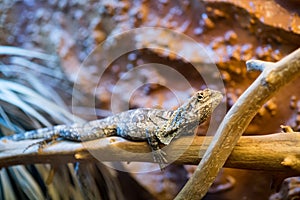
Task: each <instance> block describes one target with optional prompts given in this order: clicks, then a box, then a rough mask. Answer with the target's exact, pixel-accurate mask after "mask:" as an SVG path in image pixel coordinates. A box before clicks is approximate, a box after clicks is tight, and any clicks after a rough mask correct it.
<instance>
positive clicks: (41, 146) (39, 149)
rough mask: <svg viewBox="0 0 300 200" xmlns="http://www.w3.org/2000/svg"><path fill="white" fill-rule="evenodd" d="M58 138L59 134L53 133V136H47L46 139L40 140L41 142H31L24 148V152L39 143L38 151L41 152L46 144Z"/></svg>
mask: <svg viewBox="0 0 300 200" xmlns="http://www.w3.org/2000/svg"><path fill="white" fill-rule="evenodd" d="M57 138H58V135H53V136H51V137H50V138H46V139H44V140H42V141H39V142H35V143H33V144H30V145H29V146H28V147H26V148H25V149H24V150H23V153H24V152H25V151H27V150H28V149H29V148H31V147H33V146H35V145H38V152H40V151H41V150H42V149H43V148H44V146H46V145H47V144H49V143H51V142H54V141H56V140H57Z"/></svg>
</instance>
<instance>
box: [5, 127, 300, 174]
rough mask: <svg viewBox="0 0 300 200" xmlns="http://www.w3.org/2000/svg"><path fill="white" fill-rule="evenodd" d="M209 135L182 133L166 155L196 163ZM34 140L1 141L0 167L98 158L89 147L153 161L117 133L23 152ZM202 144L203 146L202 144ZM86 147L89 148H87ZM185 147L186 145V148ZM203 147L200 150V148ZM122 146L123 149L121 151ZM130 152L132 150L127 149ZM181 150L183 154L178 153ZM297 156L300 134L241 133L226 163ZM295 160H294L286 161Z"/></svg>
mask: <svg viewBox="0 0 300 200" xmlns="http://www.w3.org/2000/svg"><path fill="white" fill-rule="evenodd" d="M211 139H212V138H211V137H209V138H205V137H195V138H193V142H192V143H191V144H190V141H191V137H181V138H179V139H177V140H175V141H174V142H173V143H172V144H170V146H169V148H168V149H167V156H168V157H167V158H168V159H169V160H174V158H177V157H179V158H178V159H177V160H176V163H178V164H198V163H199V161H200V159H201V157H202V156H203V155H204V153H205V150H206V148H207V146H202V143H203V141H211ZM35 142H36V140H27V141H19V142H14V141H7V142H5V143H4V142H1V143H0V167H8V166H11V165H18V164H22V165H24V164H36V163H50V164H53V165H57V164H60V163H64V164H65V163H68V162H78V161H80V162H87V161H89V162H90V161H97V159H96V158H95V157H94V156H93V155H92V154H90V152H89V150H90V151H93V154H94V153H97V154H99V155H102V156H101V161H131V162H135V161H136V162H153V160H152V157H151V154H140V156H136V154H132V153H146V152H150V149H149V147H148V145H147V143H146V142H131V141H127V140H125V139H123V138H120V137H110V138H103V139H99V140H94V141H90V142H85V143H76V142H68V141H60V142H57V143H55V144H53V145H50V146H47V147H45V148H44V149H43V150H42V151H40V152H37V146H35V147H32V149H29V150H27V151H26V152H23V151H24V149H25V148H26V147H28V145H30V144H33V143H35ZM201 146H202V147H204V148H201ZM87 147H88V149H89V150H87ZM187 147H188V148H187ZM200 148H201V149H202V150H201V151H200V154H199V149H200ZM120 150H122V151H120ZM130 152H132V153H130ZM182 152H184V153H183V154H181V153H182ZM299 157H300V134H299V133H278V134H272V135H266V136H243V137H242V138H241V139H240V140H239V142H238V143H237V145H236V146H235V148H234V150H233V152H232V154H231V155H230V157H229V158H228V160H227V162H226V164H225V166H226V167H232V168H239V169H242V168H244V169H253V170H266V171H294V170H298V171H300V163H298V162H296V160H295V159H293V158H299ZM289 160H292V161H293V160H295V162H288V163H287V162H285V161H289Z"/></svg>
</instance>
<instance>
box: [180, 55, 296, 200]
mask: <svg viewBox="0 0 300 200" xmlns="http://www.w3.org/2000/svg"><path fill="white" fill-rule="evenodd" d="M246 64H247V66H248V68H249V67H250V68H257V69H263V72H262V73H261V74H260V76H259V77H258V78H257V79H256V80H255V81H254V82H253V83H252V85H251V86H250V87H249V88H248V89H247V90H246V91H245V92H244V93H243V94H242V95H241V96H240V98H239V99H238V100H237V102H236V103H235V104H234V105H233V107H232V108H231V109H230V110H229V112H228V113H227V114H226V116H225V117H224V119H223V121H222V123H221V124H220V126H219V128H218V130H217V133H216V135H215V137H214V139H213V141H212V142H211V144H210V145H209V147H208V149H207V151H206V153H205V154H204V156H203V159H202V160H201V162H200V163H199V165H198V167H197V169H196V171H195V172H194V174H193V176H192V177H191V178H190V180H189V181H188V182H187V184H186V185H185V186H184V188H183V189H182V190H181V191H180V193H179V194H178V195H177V197H176V199H177V200H179V199H195V198H197V199H201V198H203V197H204V195H205V194H206V193H207V191H208V189H209V187H210V186H211V184H212V183H213V181H214V179H215V177H216V176H217V174H218V172H219V170H220V169H221V168H222V167H223V165H224V163H225V161H226V160H227V158H228V156H229V155H230V153H231V152H232V150H233V148H234V146H235V145H236V143H237V141H238V140H239V138H240V137H241V135H242V134H243V132H244V131H245V130H246V128H247V126H248V125H249V123H250V122H251V120H252V119H253V117H254V116H255V115H256V113H257V111H258V110H259V108H260V107H261V106H262V105H263V104H265V103H266V102H267V100H269V99H270V98H271V97H272V96H273V95H274V94H275V93H276V92H278V90H279V89H280V88H282V87H283V86H285V85H286V84H287V83H289V82H291V81H292V80H294V79H295V78H296V77H298V76H299V75H300V49H298V50H296V51H294V52H293V53H291V54H289V55H288V56H286V57H285V58H283V59H282V60H280V61H278V62H276V63H270V64H269V63H267V62H261V61H255V60H251V61H248V62H247V63H246ZM263 65H264V66H263Z"/></svg>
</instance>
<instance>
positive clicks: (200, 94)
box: [197, 92, 203, 101]
mask: <svg viewBox="0 0 300 200" xmlns="http://www.w3.org/2000/svg"><path fill="white" fill-rule="evenodd" d="M202 99H203V93H202V92H201V93H199V94H198V96H197V100H198V101H201V100H202Z"/></svg>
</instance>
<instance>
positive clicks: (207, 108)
mask: <svg viewBox="0 0 300 200" xmlns="http://www.w3.org/2000/svg"><path fill="white" fill-rule="evenodd" d="M222 98H223V95H222V93H221V92H219V91H216V90H211V89H205V90H199V91H197V92H196V93H195V94H194V95H193V96H192V97H191V98H190V99H189V101H188V102H186V103H185V104H183V105H182V106H181V108H182V110H183V111H186V112H185V114H186V115H187V116H186V117H188V118H189V119H194V120H197V121H198V124H201V123H202V122H204V121H205V120H206V119H207V117H209V116H210V115H211V113H212V112H213V111H214V109H215V108H216V107H217V106H218V105H219V103H220V102H221V100H222Z"/></svg>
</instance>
